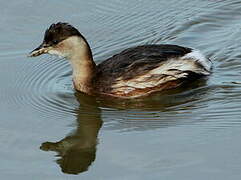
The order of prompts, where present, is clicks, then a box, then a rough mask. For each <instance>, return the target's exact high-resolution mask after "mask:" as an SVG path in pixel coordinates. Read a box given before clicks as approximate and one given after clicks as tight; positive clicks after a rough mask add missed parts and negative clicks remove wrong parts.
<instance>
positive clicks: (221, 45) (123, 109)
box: [0, 0, 241, 180]
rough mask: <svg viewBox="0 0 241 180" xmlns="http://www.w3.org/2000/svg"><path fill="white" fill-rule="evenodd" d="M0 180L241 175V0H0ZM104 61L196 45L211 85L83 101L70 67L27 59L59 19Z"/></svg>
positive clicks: (64, 63)
mask: <svg viewBox="0 0 241 180" xmlns="http://www.w3.org/2000/svg"><path fill="white" fill-rule="evenodd" d="M0 4H1V6H0V15H1V17H0V25H1V26H0V32H1V34H0V39H1V41H0V82H1V86H0V112H1V119H0V161H1V163H0V179H14V180H15V179H24V180H43V179H44V180H55V179H56V180H57V179H58V180H59V179H87V180H113V179H114V180H146V179H148V180H159V179H165V180H168V179H170V180H174V179H177V180H181V179H185V180H193V179H195V180H199V179H200V180H203V179H218V180H226V179H229V180H237V179H240V178H241V171H240V169H241V156H240V152H241V144H240V139H241V79H240V77H241V1H238V0H226V1H224V0H216V1H214V0H202V1H200V0H193V1H190V0H169V1H164V0H163V1H160V0H150V1H143V0H128V1H119V0H105V1H100V0H89V1H77V0H69V1H58V2H57V1H49V0H41V1H34V0H21V1H16V0H15V1H14V0H8V1H3V0H0ZM57 21H67V22H69V23H70V24H73V25H74V26H76V27H77V28H78V29H79V30H80V31H81V32H82V33H83V34H84V35H85V36H86V38H87V39H88V41H89V43H90V45H91V47H92V49H93V53H94V58H95V60H96V62H97V63H99V62H101V61H102V60H104V59H106V58H107V57H109V56H111V55H113V54H115V53H117V52H119V51H121V50H123V49H125V48H127V47H131V46H135V45H140V44H152V43H173V44H179V45H184V46H189V47H194V48H198V49H200V50H201V51H203V53H204V54H206V55H207V56H208V57H210V59H212V60H213V62H214V70H213V74H212V76H211V77H210V78H209V80H208V81H206V82H197V83H196V84H192V85H190V87H187V88H185V89H178V90H175V91H172V92H165V93H163V94H157V95H153V96H151V97H148V98H144V99H136V100H131V101H113V100H110V99H101V98H93V97H88V96H85V95H83V94H78V93H76V92H75V91H74V90H73V88H72V84H71V69H70V66H69V64H68V62H67V61H66V60H64V59H58V58H55V57H51V56H47V55H45V56H41V57H38V58H34V59H30V58H27V57H26V55H27V53H28V52H29V51H30V50H32V49H33V48H34V47H36V46H37V45H38V44H39V43H40V42H41V41H42V38H43V33H44V31H45V29H46V28H47V27H48V26H49V25H50V24H51V23H53V22H57Z"/></svg>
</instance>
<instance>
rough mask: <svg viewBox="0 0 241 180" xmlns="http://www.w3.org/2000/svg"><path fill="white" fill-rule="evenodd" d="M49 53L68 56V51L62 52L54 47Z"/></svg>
mask: <svg viewBox="0 0 241 180" xmlns="http://www.w3.org/2000/svg"><path fill="white" fill-rule="evenodd" d="M48 53H49V54H52V55H57V56H59V57H67V54H66V53H63V52H60V51H58V50H54V49H51V50H49V51H48Z"/></svg>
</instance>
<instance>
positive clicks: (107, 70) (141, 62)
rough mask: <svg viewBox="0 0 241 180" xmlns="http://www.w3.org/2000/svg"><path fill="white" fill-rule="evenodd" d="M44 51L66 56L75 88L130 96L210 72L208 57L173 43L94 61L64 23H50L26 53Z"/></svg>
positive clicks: (82, 40) (83, 41)
mask: <svg viewBox="0 0 241 180" xmlns="http://www.w3.org/2000/svg"><path fill="white" fill-rule="evenodd" d="M44 53H48V54H53V55H58V56H61V57H65V58H67V59H69V61H70V64H71V66H72V68H73V82H74V87H75V89H76V90H78V91H81V92H84V93H87V94H92V95H95V94H103V95H109V96H115V97H122V98H133V97H139V96H143V95H147V94H150V93H152V92H156V91H161V90H167V89H172V88H176V87H178V86H180V85H182V84H184V83H185V82H190V81H194V80H196V79H198V78H201V77H204V76H207V75H210V73H211V69H212V63H211V61H210V60H209V59H208V58H206V57H205V56H204V55H202V54H201V53H200V52H199V51H198V50H194V49H191V48H187V47H181V46H177V45H169V44H162V45H142V46H137V47H132V48H129V49H126V50H124V51H122V52H121V53H119V54H116V55H114V56H113V57H110V58H109V59H107V60H105V61H103V62H102V63H100V64H98V65H96V64H95V62H94V61H93V56H92V53H91V49H90V46H89V44H88V42H87V41H86V39H85V38H84V37H83V36H82V35H81V34H80V32H79V31H78V30H77V29H76V28H74V27H73V26H71V25H70V24H68V23H61V22H59V23H57V24H52V25H51V26H50V27H49V28H48V29H47V30H46V32H45V35H44V40H43V42H42V44H41V45H40V46H39V47H38V48H36V49H34V50H33V51H32V52H31V53H30V55H29V56H31V57H33V56H39V55H41V54H44Z"/></svg>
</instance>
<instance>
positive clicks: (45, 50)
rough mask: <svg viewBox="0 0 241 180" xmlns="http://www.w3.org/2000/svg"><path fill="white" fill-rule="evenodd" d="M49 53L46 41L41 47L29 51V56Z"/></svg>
mask: <svg viewBox="0 0 241 180" xmlns="http://www.w3.org/2000/svg"><path fill="white" fill-rule="evenodd" d="M45 53H48V46H46V44H45V43H42V44H40V46H39V47H37V48H36V49H34V50H33V51H32V52H30V53H29V55H28V57H36V56H40V55H41V54H45Z"/></svg>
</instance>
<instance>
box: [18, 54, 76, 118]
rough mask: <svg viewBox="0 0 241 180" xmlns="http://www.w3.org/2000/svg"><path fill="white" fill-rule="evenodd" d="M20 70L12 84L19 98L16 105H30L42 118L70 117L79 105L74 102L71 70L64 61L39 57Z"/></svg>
mask: <svg viewBox="0 0 241 180" xmlns="http://www.w3.org/2000/svg"><path fill="white" fill-rule="evenodd" d="M31 60H32V63H31V64H30V65H29V64H28V65H27V66H26V65H25V66H21V67H22V69H20V71H18V72H19V73H18V77H17V79H16V82H15V87H16V89H18V90H19V92H20V95H19V96H16V97H15V98H16V99H15V101H16V103H21V104H22V105H26V104H28V105H30V106H31V107H33V108H34V109H35V110H37V111H38V112H40V113H41V115H43V116H47V117H48V116H55V117H58V116H59V117H63V116H66V115H67V114H69V113H70V114H73V113H74V110H75V108H76V107H78V103H77V102H76V101H75V98H74V95H73V90H72V84H71V69H70V67H69V64H68V62H67V61H66V60H64V59H56V58H55V59H54V58H46V57H41V58H40V60H37V59H31Z"/></svg>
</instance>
